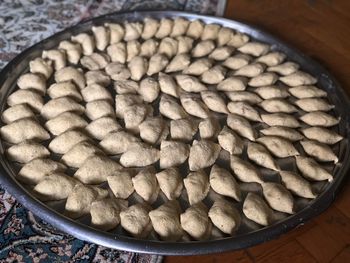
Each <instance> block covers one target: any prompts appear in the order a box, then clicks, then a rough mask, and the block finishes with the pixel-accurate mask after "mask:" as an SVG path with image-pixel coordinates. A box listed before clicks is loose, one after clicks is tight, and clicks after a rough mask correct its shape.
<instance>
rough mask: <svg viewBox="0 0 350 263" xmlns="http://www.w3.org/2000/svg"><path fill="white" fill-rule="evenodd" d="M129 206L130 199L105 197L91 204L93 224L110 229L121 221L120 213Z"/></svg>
mask: <svg viewBox="0 0 350 263" xmlns="http://www.w3.org/2000/svg"><path fill="white" fill-rule="evenodd" d="M127 207H128V201H126V200H120V199H115V198H105V199H102V200H98V201H95V202H93V203H92V204H91V209H90V214H91V225H92V226H93V227H95V228H98V229H101V230H104V231H109V230H112V229H114V228H116V227H117V225H118V224H119V223H120V217H119V214H120V212H121V211H122V210H124V209H126V208H127Z"/></svg>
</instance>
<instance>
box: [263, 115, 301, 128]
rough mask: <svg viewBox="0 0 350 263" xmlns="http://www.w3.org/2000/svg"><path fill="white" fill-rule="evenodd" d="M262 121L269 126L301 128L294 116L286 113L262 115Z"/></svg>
mask: <svg viewBox="0 0 350 263" xmlns="http://www.w3.org/2000/svg"><path fill="white" fill-rule="evenodd" d="M261 119H262V120H263V122H265V123H266V124H267V125H269V126H282V127H289V128H298V127H300V123H299V122H298V120H297V119H296V118H295V117H294V116H293V115H289V114H286V113H272V114H261Z"/></svg>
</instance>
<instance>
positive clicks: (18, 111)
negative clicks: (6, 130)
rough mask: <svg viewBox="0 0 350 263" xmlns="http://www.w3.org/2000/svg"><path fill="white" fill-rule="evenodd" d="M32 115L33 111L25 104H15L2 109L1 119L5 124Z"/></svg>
mask: <svg viewBox="0 0 350 263" xmlns="http://www.w3.org/2000/svg"><path fill="white" fill-rule="evenodd" d="M34 116H35V115H34V112H33V111H32V110H31V108H30V107H29V106H28V105H27V104H17V105H14V106H12V107H10V108H7V109H6V110H4V111H3V113H2V115H1V120H2V121H3V122H4V123H6V124H10V123H11V122H15V121H18V120H20V119H24V118H32V117H34Z"/></svg>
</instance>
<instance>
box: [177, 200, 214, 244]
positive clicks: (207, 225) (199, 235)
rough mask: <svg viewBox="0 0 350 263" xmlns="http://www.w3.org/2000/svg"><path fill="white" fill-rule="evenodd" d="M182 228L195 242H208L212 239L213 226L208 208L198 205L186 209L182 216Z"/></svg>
mask: <svg viewBox="0 0 350 263" xmlns="http://www.w3.org/2000/svg"><path fill="white" fill-rule="evenodd" d="M180 221H181V226H182V228H183V230H185V231H186V232H187V233H188V234H189V235H190V236H191V237H193V238H194V239H195V240H207V239H208V238H209V237H210V234H211V230H212V225H211V222H210V219H209V217H208V208H207V207H206V206H205V205H204V204H203V203H197V204H195V205H193V206H191V207H189V208H187V209H186V211H185V212H184V213H182V214H181V215H180Z"/></svg>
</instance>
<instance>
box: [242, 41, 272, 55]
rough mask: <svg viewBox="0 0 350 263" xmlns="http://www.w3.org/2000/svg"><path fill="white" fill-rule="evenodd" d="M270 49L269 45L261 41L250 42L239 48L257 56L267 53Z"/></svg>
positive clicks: (243, 51)
mask: <svg viewBox="0 0 350 263" xmlns="http://www.w3.org/2000/svg"><path fill="white" fill-rule="evenodd" d="M269 49H270V46H269V45H266V44H263V43H260V42H253V41H252V42H248V43H246V44H245V45H243V46H241V47H240V48H238V50H239V51H240V52H242V53H245V54H249V55H252V56H255V57H260V56H261V55H265V54H266V53H267V52H268V51H269Z"/></svg>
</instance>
